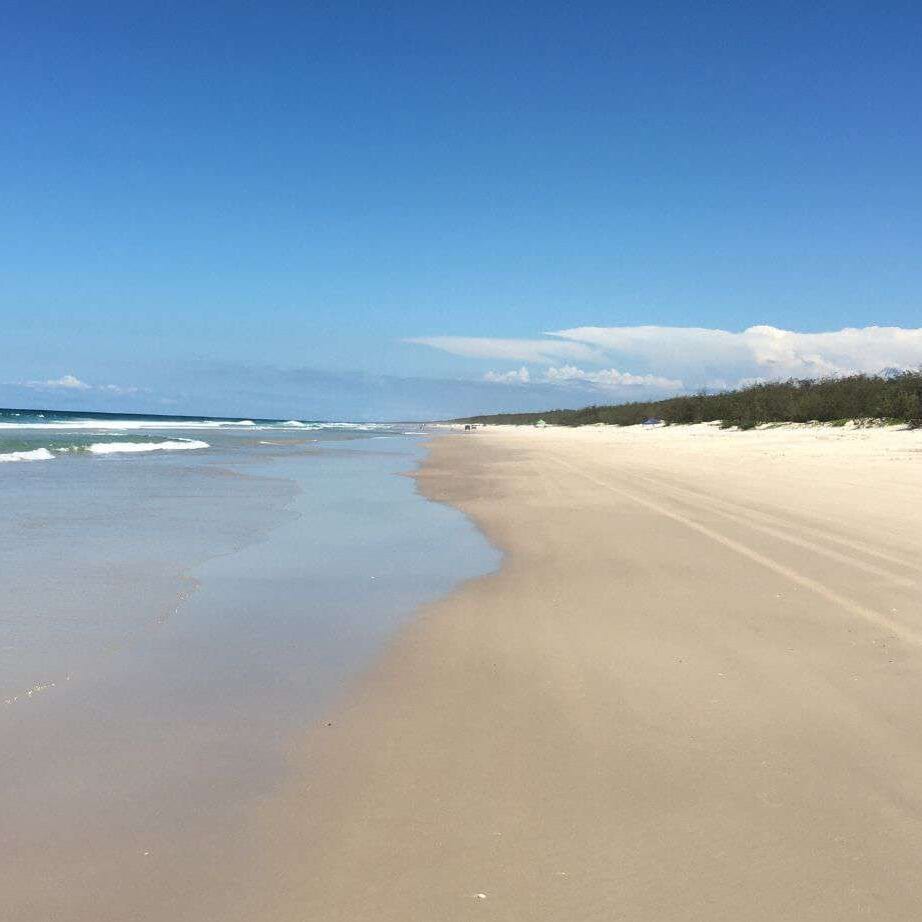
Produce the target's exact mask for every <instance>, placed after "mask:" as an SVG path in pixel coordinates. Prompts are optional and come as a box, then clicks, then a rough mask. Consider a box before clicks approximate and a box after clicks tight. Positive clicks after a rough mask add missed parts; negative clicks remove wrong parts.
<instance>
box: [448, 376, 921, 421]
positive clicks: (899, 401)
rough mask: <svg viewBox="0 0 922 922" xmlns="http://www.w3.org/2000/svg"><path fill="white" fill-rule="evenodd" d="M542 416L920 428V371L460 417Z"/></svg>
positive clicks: (529, 418) (507, 418) (554, 418)
mask: <svg viewBox="0 0 922 922" xmlns="http://www.w3.org/2000/svg"><path fill="white" fill-rule="evenodd" d="M539 419H543V420H545V421H546V422H548V423H551V424H553V425H557V426H589V425H592V424H593V423H608V424H610V425H617V426H634V425H637V424H639V423H642V422H644V421H647V420H651V419H653V420H662V421H663V422H664V423H670V424H672V423H704V422H715V421H720V422H721V423H722V424H723V425H724V426H727V427H729V426H738V427H740V428H741V429H751V428H753V427H755V426H758V425H760V424H761V423H773V422H778V423H781V422H795V423H807V422H823V423H839V424H842V423H845V422H847V421H849V420H871V419H873V420H880V421H883V422H890V423H909V424H911V425H913V426H920V425H922V371H904V372H898V373H892V374H882V375H863V374H861V375H848V376H843V377H833V378H820V379H805V380H790V381H776V382H771V383H759V384H752V385H750V386H748V387H743V388H739V389H738V390H732V391H721V392H719V393H715V394H709V393H707V392H701V393H698V394H693V395H691V394H687V395H683V396H680V397H670V398H667V399H665V400H653V401H637V402H634V403H620V404H613V405H596V404H594V405H592V406H588V407H582V408H581V409H578V410H545V411H543V412H541V413H495V414H491V415H487V416H472V417H467V418H465V419H461V420H456V421H457V422H465V423H495V424H512V425H532V424H534V423H536V422H537V421H538V420H539Z"/></svg>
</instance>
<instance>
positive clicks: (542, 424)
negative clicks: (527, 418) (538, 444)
mask: <svg viewBox="0 0 922 922" xmlns="http://www.w3.org/2000/svg"><path fill="white" fill-rule="evenodd" d="M545 426H547V422H546V421H545V420H543V419H539V420H538V422H536V423H535V428H536V429H544V428H545Z"/></svg>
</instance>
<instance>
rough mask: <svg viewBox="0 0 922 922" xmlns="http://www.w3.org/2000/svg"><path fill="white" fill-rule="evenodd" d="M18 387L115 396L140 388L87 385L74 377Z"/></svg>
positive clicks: (22, 383)
mask: <svg viewBox="0 0 922 922" xmlns="http://www.w3.org/2000/svg"><path fill="white" fill-rule="evenodd" d="M19 386H20V387H27V388H29V389H30V390H33V391H99V392H104V393H107V394H112V395H116V396H124V395H128V394H137V393H139V392H140V388H137V387H126V386H123V385H121V384H87V382H86V381H81V380H80V379H79V378H78V377H77V376H76V375H61V377H60V378H48V379H46V380H44V381H22V382H20V383H19Z"/></svg>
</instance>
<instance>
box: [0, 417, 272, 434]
mask: <svg viewBox="0 0 922 922" xmlns="http://www.w3.org/2000/svg"><path fill="white" fill-rule="evenodd" d="M255 425H256V424H255V423H254V422H253V420H251V419H245V420H241V421H240V422H239V423H238V422H223V421H218V420H211V419H206V420H203V421H202V422H197V421H193V420H174V421H169V420H165V421H163V422H161V421H160V420H156V421H152V420H149V419H72V420H67V421H64V420H62V421H59V422H54V423H48V422H45V423H29V422H25V423H0V429H95V430H99V431H103V430H109V429H114V430H117V431H127V430H135V429H233V428H235V427H241V426H242V427H246V428H247V429H249V428H252V427H253V426H255Z"/></svg>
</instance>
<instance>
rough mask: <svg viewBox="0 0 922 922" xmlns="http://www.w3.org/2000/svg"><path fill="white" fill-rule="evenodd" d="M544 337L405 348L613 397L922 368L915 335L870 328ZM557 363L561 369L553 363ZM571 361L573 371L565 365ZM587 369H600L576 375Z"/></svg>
mask: <svg viewBox="0 0 922 922" xmlns="http://www.w3.org/2000/svg"><path fill="white" fill-rule="evenodd" d="M544 336H545V338H543V339H539V338H536V339H489V338H483V337H478V338H464V337H428V338H422V339H416V340H412V341H413V342H417V343H421V344H423V345H427V346H431V347H433V348H436V349H440V350H442V351H444V352H449V353H451V354H453V355H464V356H468V357H473V358H481V359H487V360H496V359H507V360H509V361H512V362H524V363H531V364H535V365H542V366H548V367H546V368H544V369H543V370H541V371H539V372H538V373H535V372H533V371H531V370H530V369H529V368H528V367H527V364H526V365H525V366H523V367H522V368H520V369H518V370H516V371H514V372H509V371H505V370H503V369H501V368H500V369H493V370H491V371H489V372H487V380H489V381H493V382H505V383H518V384H524V383H529V382H530V383H531V384H537V383H539V382H541V383H545V384H564V385H570V386H574V385H582V386H585V387H591V388H605V389H607V390H612V391H614V390H618V389H620V388H639V387H640V388H643V387H645V388H650V389H656V390H672V391H677V390H681V389H696V388H699V387H711V388H720V387H732V386H735V385H737V384H739V383H740V382H745V381H751V380H777V379H783V378H791V377H819V376H826V375H838V374H853V373H856V372H867V373H871V374H873V373H880V372H884V371H888V370H900V369H910V368H918V367H920V366H922V328H918V329H917V328H911V329H906V328H902V327H877V326H869V327H860V328H851V327H850V328H845V329H841V330H831V331H827V332H820V333H800V332H796V331H793V330H783V329H779V328H777V327H772V326H753V327H749V328H748V329H746V330H743V331H741V332H738V333H734V332H730V331H727V330H719V329H709V328H706V327H666V326H639V327H574V328H571V329H563V330H557V331H555V332H551V333H546V334H544ZM566 350H570V351H566ZM560 358H565V359H568V360H569V361H567V362H566V364H558V362H559V359H560ZM576 361H578V362H579V363H580V367H578V366H577V365H575V364H571V363H573V362H576ZM587 364H588V365H594V366H601V367H596V368H585V367H581V366H584V365H587ZM523 372H525V375H524V376H523Z"/></svg>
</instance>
